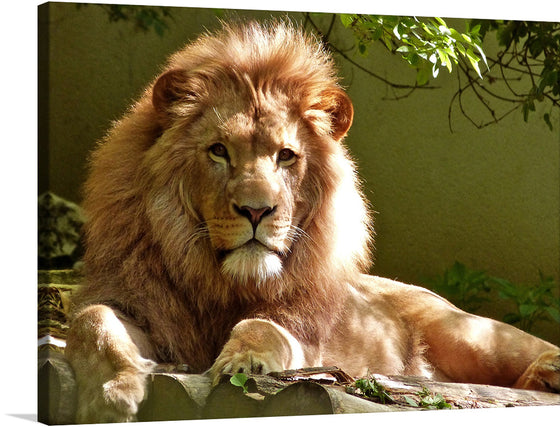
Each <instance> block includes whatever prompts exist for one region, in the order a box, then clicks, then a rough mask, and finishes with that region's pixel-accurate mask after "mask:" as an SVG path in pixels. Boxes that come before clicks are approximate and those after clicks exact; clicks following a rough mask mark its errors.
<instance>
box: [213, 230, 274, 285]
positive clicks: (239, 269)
mask: <svg viewBox="0 0 560 427" xmlns="http://www.w3.org/2000/svg"><path fill="white" fill-rule="evenodd" d="M218 257H219V261H220V264H221V270H222V273H224V274H225V275H227V276H230V277H234V278H237V279H239V280H241V281H248V280H256V281H258V282H260V281H264V280H267V279H269V278H272V277H278V276H279V275H280V273H281V271H282V268H283V267H282V264H283V258H284V255H283V254H282V253H281V252H279V251H277V250H273V249H270V248H269V247H268V246H266V245H265V244H263V243H262V242H260V241H258V240H256V239H251V240H249V241H247V242H246V243H244V244H242V245H240V246H238V247H236V248H233V249H229V250H221V251H220V252H219V253H218Z"/></svg>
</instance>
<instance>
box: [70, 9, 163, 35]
mask: <svg viewBox="0 0 560 427" xmlns="http://www.w3.org/2000/svg"><path fill="white" fill-rule="evenodd" d="M76 6H77V7H78V8H81V7H85V6H88V4H87V3H81V4H77V5H76ZM94 6H97V7H100V8H102V9H103V10H104V12H105V13H106V15H107V18H108V19H109V22H120V21H124V22H132V23H133V24H134V28H135V29H136V30H138V31H142V32H144V33H146V32H148V31H150V30H151V29H153V30H154V31H155V32H156V34H157V35H159V36H163V35H164V33H165V31H167V30H168V29H169V27H168V25H167V21H168V20H169V19H171V8H170V7H165V6H135V5H127V4H94Z"/></svg>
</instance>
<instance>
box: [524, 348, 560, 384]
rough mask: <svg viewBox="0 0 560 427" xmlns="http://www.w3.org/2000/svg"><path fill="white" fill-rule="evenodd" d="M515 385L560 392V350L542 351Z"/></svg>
mask: <svg viewBox="0 0 560 427" xmlns="http://www.w3.org/2000/svg"><path fill="white" fill-rule="evenodd" d="M514 387H515V388H524V389H528V390H540V391H548V392H554V393H560V350H551V351H547V352H544V353H542V354H541V355H540V356H539V357H538V358H537V360H535V361H534V362H533V363H531V365H529V367H528V368H527V369H526V370H525V372H524V373H523V375H521V377H519V379H518V380H517V381H516V383H515V385H514Z"/></svg>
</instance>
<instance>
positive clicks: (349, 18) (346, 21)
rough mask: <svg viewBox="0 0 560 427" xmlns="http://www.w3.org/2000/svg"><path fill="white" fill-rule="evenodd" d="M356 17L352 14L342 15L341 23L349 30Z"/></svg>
mask: <svg viewBox="0 0 560 427" xmlns="http://www.w3.org/2000/svg"><path fill="white" fill-rule="evenodd" d="M355 16H356V15H351V14H348V13H342V14H341V15H340V22H342V25H344V26H345V27H346V28H349V27H351V26H352V24H353V23H354V19H355Z"/></svg>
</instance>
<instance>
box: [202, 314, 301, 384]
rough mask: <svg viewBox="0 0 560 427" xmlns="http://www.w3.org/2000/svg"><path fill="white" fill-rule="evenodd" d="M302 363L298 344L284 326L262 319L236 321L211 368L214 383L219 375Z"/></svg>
mask: <svg viewBox="0 0 560 427" xmlns="http://www.w3.org/2000/svg"><path fill="white" fill-rule="evenodd" d="M304 364H305V358H304V353H303V349H302V346H301V344H300V343H299V342H298V341H297V340H296V339H295V338H294V337H293V336H292V335H291V334H290V333H289V332H288V331H287V330H286V329H284V328H283V327H281V326H280V325H278V324H276V323H274V322H271V321H269V320H262V319H247V320H243V321H241V322H239V323H238V324H237V325H235V327H234V328H233V330H232V331H231V336H230V339H229V340H228V341H227V342H226V344H225V346H224V348H223V349H222V352H221V353H220V355H219V356H218V358H217V359H216V361H215V362H214V365H213V366H212V367H211V368H210V375H211V377H212V379H213V381H214V384H216V383H217V382H218V380H219V378H220V375H221V374H227V373H237V372H246V373H253V374H265V373H268V372H274V371H283V370H286V369H296V368H301V367H303V366H304Z"/></svg>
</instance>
